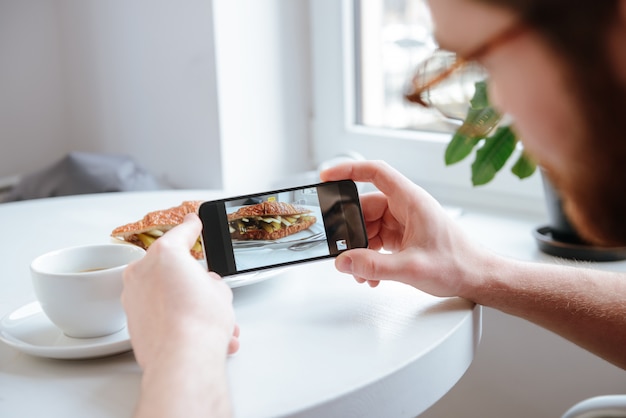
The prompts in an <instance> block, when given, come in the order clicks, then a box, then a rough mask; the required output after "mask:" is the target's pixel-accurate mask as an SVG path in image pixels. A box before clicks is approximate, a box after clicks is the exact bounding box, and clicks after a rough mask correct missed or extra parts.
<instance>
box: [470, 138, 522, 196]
mask: <svg viewBox="0 0 626 418" xmlns="http://www.w3.org/2000/svg"><path fill="white" fill-rule="evenodd" d="M516 143H517V138H516V136H515V133H514V132H513V131H512V130H511V128H510V127H509V126H503V127H500V128H498V129H497V130H496V132H495V133H494V134H493V135H492V136H490V137H488V138H487V139H485V143H484V145H483V146H482V147H480V149H479V150H478V151H476V159H475V160H474V163H473V164H472V184H473V185H474V186H479V185H483V184H486V183H488V182H490V181H491V180H493V178H494V177H495V175H496V173H497V172H498V171H499V170H500V169H501V168H502V167H503V166H504V164H505V163H506V161H507V160H508V159H509V157H510V156H511V155H512V154H513V151H515V144H516Z"/></svg>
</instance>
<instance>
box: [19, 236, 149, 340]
mask: <svg viewBox="0 0 626 418" xmlns="http://www.w3.org/2000/svg"><path fill="white" fill-rule="evenodd" d="M144 254H145V250H143V249H142V248H139V247H136V246H134V245H126V244H101V245H86V246H78V247H70V248H63V249H60V250H55V251H51V252H49V253H46V254H43V255H41V256H39V257H37V258H36V259H35V260H33V262H32V263H31V266H30V271H31V278H32V282H33V287H34V290H35V295H36V296H37V299H38V300H39V303H40V304H41V308H42V310H43V312H44V313H45V314H46V315H47V316H48V318H49V319H50V321H52V323H53V324H55V325H56V326H57V327H59V328H60V329H61V330H62V331H63V333H64V334H65V335H67V336H68V337H74V338H93V337H101V336H104V335H109V334H113V333H115V332H117V331H120V330H121V329H123V328H124V327H125V326H126V315H125V313H124V309H123V307H122V303H121V300H120V297H121V295H122V288H123V281H122V273H123V271H124V269H125V268H126V266H127V265H128V264H129V263H130V262H132V261H135V260H139V259H140V258H142V257H143V256H144Z"/></svg>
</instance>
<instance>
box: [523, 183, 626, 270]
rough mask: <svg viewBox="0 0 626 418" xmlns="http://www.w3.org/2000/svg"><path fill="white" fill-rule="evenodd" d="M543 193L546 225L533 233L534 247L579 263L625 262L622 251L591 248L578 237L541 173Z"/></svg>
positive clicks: (553, 188)
mask: <svg viewBox="0 0 626 418" xmlns="http://www.w3.org/2000/svg"><path fill="white" fill-rule="evenodd" d="M541 178H542V182H543V190H544V195H545V201H546V209H547V211H548V221H549V224H548V225H546V226H542V227H539V228H537V229H536V230H535V231H534V235H535V239H536V241H537V245H538V247H539V249H540V250H541V251H543V252H544V253H546V254H550V255H554V256H557V257H562V258H568V259H575V260H581V261H618V260H624V259H626V248H624V247H619V248H605V247H595V246H593V245H591V244H589V243H588V242H586V241H585V240H584V239H582V238H581V237H580V235H578V233H577V232H576V229H575V228H574V226H573V225H572V223H571V222H570V220H569V219H568V217H567V215H566V213H565V212H564V210H563V201H562V199H561V196H560V194H559V192H558V190H557V189H556V188H555V187H554V185H553V184H552V183H551V182H550V180H549V179H548V177H547V176H546V175H545V174H544V173H543V172H542V173H541Z"/></svg>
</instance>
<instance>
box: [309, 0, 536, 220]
mask: <svg viewBox="0 0 626 418" xmlns="http://www.w3.org/2000/svg"><path fill="white" fill-rule="evenodd" d="M309 4H310V11H311V30H312V66H313V70H312V71H313V96H314V97H313V101H314V104H313V118H312V132H313V134H312V138H313V139H312V148H313V153H314V157H315V160H316V162H318V163H319V162H321V161H324V160H327V159H330V158H333V157H335V156H337V155H340V154H343V153H348V152H358V153H360V154H362V155H363V156H364V157H365V158H367V159H383V160H385V161H387V162H388V163H390V164H391V165H392V166H394V167H396V168H397V169H398V170H400V171H401V172H402V173H403V174H405V175H406V176H408V177H409V178H410V179H411V180H413V181H415V182H416V183H418V184H420V185H421V186H422V187H424V188H426V189H427V190H428V191H429V192H430V193H432V194H433V195H434V196H435V197H437V198H438V199H440V200H442V201H446V202H450V203H454V204H466V203H470V204H474V203H480V204H485V205H489V206H506V207H512V208H517V209H519V208H526V209H528V210H530V211H543V202H542V191H541V184H540V180H539V176H538V175H535V176H533V177H532V178H531V179H528V180H523V181H520V180H519V179H517V178H516V177H514V176H513V175H511V174H510V173H507V172H506V168H505V170H504V171H503V172H501V173H500V174H499V175H498V176H497V178H496V179H495V180H494V181H493V182H492V183H490V184H489V185H487V186H481V187H478V188H473V187H472V186H471V181H470V165H471V159H468V161H464V162H462V163H460V164H458V165H454V166H451V167H446V166H445V164H444V162H443V156H444V152H445V147H446V145H447V143H448V141H449V140H450V137H451V133H452V132H453V131H454V130H455V129H456V126H458V121H456V122H455V121H451V120H450V119H446V118H443V117H442V116H441V115H440V114H438V113H437V112H434V111H426V110H423V109H418V108H417V107H416V106H413V105H408V104H405V103H404V101H403V98H402V89H403V86H404V83H405V82H407V81H408V78H409V77H410V73H411V72H412V71H413V70H414V68H415V65H416V64H417V63H418V62H419V61H421V60H422V59H423V58H425V57H426V56H428V55H429V54H430V53H431V52H432V51H433V50H434V49H435V48H436V45H435V42H434V41H433V39H432V36H431V33H432V24H431V21H430V15H429V13H428V9H427V6H426V4H425V3H424V1H423V0H311V1H310V3H309ZM472 85H473V83H472ZM470 96H471V93H470ZM463 100H466V99H463Z"/></svg>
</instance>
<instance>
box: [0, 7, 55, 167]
mask: <svg viewBox="0 0 626 418" xmlns="http://www.w3.org/2000/svg"><path fill="white" fill-rule="evenodd" d="M65 102H66V101H65V91H64V85H63V78H62V60H61V56H60V45H59V25H58V19H57V7H56V3H55V2H53V1H48V0H31V1H8V0H0V147H1V148H0V178H2V177H5V176H11V175H14V174H19V173H23V172H26V171H28V170H29V169H31V168H34V167H39V166H42V165H45V164H47V163H48V162H49V161H51V160H53V159H56V158H60V157H61V156H62V155H63V153H64V152H65V149H66V148H67V129H66V128H67V127H66V125H65V123H64V117H65Z"/></svg>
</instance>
